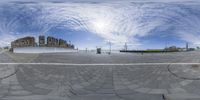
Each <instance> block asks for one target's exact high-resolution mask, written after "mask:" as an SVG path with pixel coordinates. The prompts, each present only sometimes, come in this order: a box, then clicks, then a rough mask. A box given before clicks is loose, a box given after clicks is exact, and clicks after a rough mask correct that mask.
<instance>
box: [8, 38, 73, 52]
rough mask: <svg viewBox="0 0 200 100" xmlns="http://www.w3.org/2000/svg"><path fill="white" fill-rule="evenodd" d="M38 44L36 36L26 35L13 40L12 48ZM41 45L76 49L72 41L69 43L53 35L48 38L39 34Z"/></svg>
mask: <svg viewBox="0 0 200 100" xmlns="http://www.w3.org/2000/svg"><path fill="white" fill-rule="evenodd" d="M45 40H47V41H45ZM36 45H37V43H36V42H35V38H34V37H24V38H20V39H17V40H15V41H13V42H11V48H16V47H29V46H32V47H34V46H36ZM39 47H62V48H71V49H74V45H73V44H71V42H70V44H68V43H67V42H66V41H65V40H63V39H57V38H54V37H51V36H48V37H47V39H45V36H39Z"/></svg>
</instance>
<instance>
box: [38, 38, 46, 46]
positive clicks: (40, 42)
mask: <svg viewBox="0 0 200 100" xmlns="http://www.w3.org/2000/svg"><path fill="white" fill-rule="evenodd" d="M39 46H41V47H43V46H45V36H39Z"/></svg>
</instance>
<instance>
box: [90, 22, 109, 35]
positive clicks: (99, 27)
mask: <svg viewBox="0 0 200 100" xmlns="http://www.w3.org/2000/svg"><path fill="white" fill-rule="evenodd" d="M93 27H94V29H95V30H96V32H105V31H107V29H108V27H109V25H108V23H106V22H105V21H103V20H97V21H94V22H93Z"/></svg>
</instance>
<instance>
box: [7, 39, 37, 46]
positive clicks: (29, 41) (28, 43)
mask: <svg viewBox="0 0 200 100" xmlns="http://www.w3.org/2000/svg"><path fill="white" fill-rule="evenodd" d="M34 46H36V43H35V38H34V37H24V38H20V39H17V40H15V41H13V42H11V48H15V47H34Z"/></svg>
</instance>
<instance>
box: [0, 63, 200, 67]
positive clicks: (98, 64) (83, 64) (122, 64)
mask: <svg viewBox="0 0 200 100" xmlns="http://www.w3.org/2000/svg"><path fill="white" fill-rule="evenodd" d="M192 64H197V65H200V63H0V65H65V66H103V65H104V66H130V65H192Z"/></svg>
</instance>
